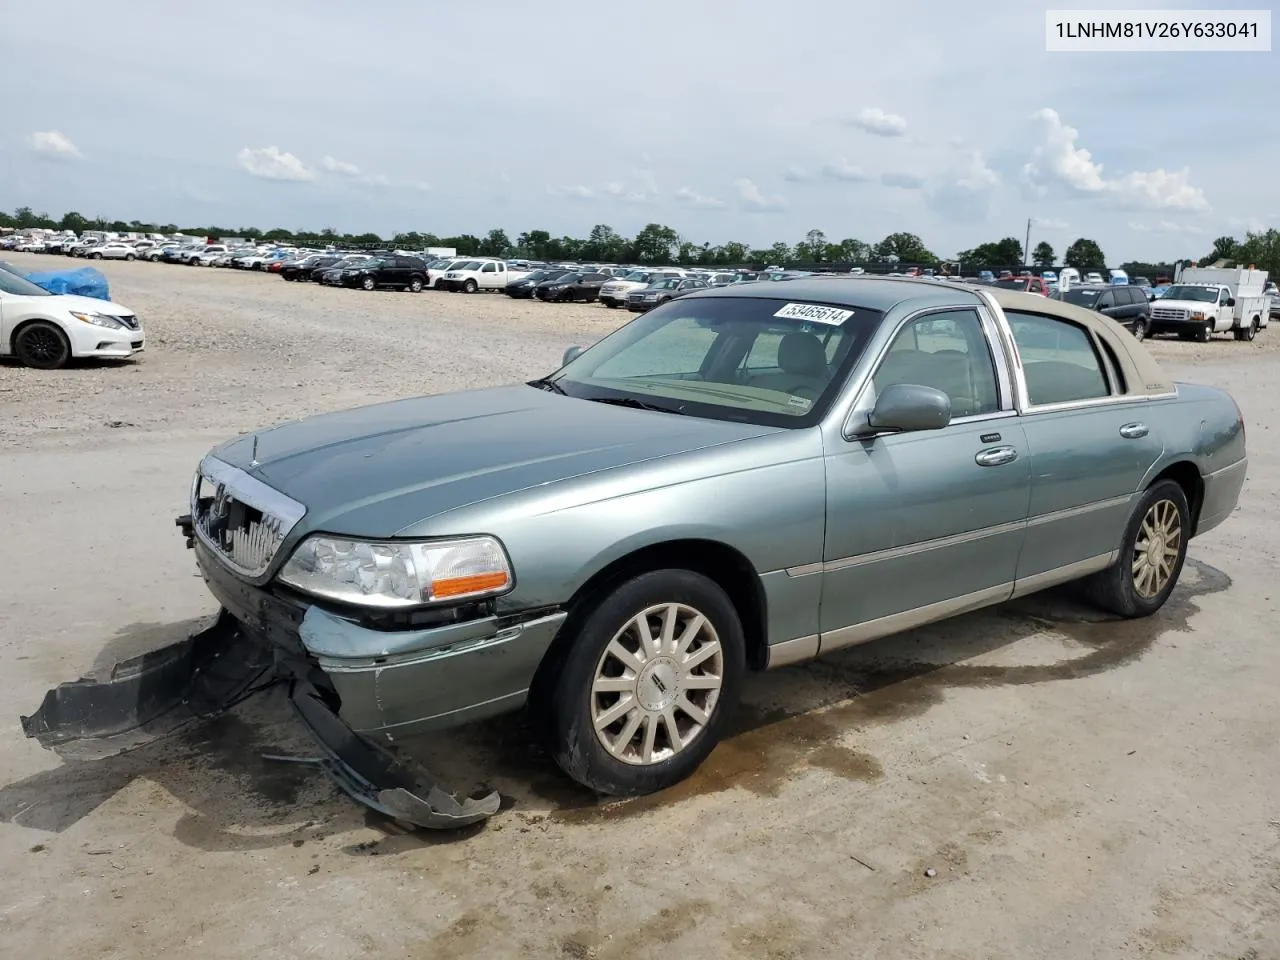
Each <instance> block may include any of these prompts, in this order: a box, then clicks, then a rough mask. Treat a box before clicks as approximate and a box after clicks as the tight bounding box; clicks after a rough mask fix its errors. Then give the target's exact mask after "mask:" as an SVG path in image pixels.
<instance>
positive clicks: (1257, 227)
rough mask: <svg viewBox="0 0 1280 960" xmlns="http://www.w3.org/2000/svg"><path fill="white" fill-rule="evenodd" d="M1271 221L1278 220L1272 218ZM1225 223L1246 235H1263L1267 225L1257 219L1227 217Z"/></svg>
mask: <svg viewBox="0 0 1280 960" xmlns="http://www.w3.org/2000/svg"><path fill="white" fill-rule="evenodd" d="M1272 219H1280V218H1276V217H1273V218H1272ZM1227 223H1228V224H1230V225H1231V226H1233V227H1235V228H1236V229H1239V230H1244V231H1246V232H1247V233H1265V232H1266V230H1267V225H1266V223H1265V222H1264V221H1262V220H1260V219H1258V218H1257V217H1252V216H1251V217H1228V218H1227Z"/></svg>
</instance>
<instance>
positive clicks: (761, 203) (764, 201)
mask: <svg viewBox="0 0 1280 960" xmlns="http://www.w3.org/2000/svg"><path fill="white" fill-rule="evenodd" d="M733 188H734V189H735V190H737V191H738V198H739V199H740V200H741V201H742V203H743V206H745V207H748V208H750V209H752V210H784V209H786V206H787V201H786V200H784V199H782V197H780V196H777V195H773V196H767V195H765V194H764V193H762V192H761V191H760V188H759V187H758V186H756V183H755V181H754V180H748V179H747V178H746V177H739V178H738V179H737V180H735V181H733Z"/></svg>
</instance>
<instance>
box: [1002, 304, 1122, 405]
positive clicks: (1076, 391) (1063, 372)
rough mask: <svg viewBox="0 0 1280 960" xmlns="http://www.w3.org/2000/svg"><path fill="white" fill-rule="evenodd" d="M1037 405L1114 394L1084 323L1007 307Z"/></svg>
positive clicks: (1025, 374)
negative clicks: (1075, 322)
mask: <svg viewBox="0 0 1280 960" xmlns="http://www.w3.org/2000/svg"><path fill="white" fill-rule="evenodd" d="M1005 316H1006V317H1008V319H1009V326H1010V328H1011V329H1012V331H1013V339H1014V342H1015V343H1016V344H1017V345H1018V353H1019V354H1020V355H1021V357H1022V370H1023V376H1024V377H1025V378H1026V381H1027V393H1028V394H1029V396H1030V400H1031V403H1032V404H1033V405H1036V406H1040V405H1042V404H1048V403H1071V402H1074V401H1079V400H1096V399H1099V398H1101V397H1107V396H1110V394H1111V391H1110V389H1109V388H1108V386H1107V378H1106V375H1105V374H1104V373H1103V370H1102V361H1101V359H1100V358H1099V357H1098V352H1097V350H1096V349H1095V348H1094V345H1093V338H1092V337H1091V336H1090V335H1089V331H1087V330H1085V328H1084V327H1080V326H1077V325H1076V324H1074V323H1070V322H1068V321H1066V320H1060V319H1058V318H1057V317H1046V316H1043V315H1041V314H1038V313H1023V312H1021V311H1018V310H1006V311H1005Z"/></svg>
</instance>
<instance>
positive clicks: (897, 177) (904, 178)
mask: <svg viewBox="0 0 1280 960" xmlns="http://www.w3.org/2000/svg"><path fill="white" fill-rule="evenodd" d="M880 182H881V183H882V184H884V185H885V186H886V187H898V188H900V189H902V190H919V189H920V188H921V187H923V186H924V177H917V176H916V175H915V174H914V173H882V174H880Z"/></svg>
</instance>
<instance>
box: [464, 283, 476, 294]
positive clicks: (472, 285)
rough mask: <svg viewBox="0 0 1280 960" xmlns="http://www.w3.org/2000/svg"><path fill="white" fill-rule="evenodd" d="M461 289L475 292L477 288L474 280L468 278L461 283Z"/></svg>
mask: <svg viewBox="0 0 1280 960" xmlns="http://www.w3.org/2000/svg"><path fill="white" fill-rule="evenodd" d="M462 289H463V290H464V291H465V292H467V293H475V292H476V290H477V289H479V288H478V286H477V284H476V282H475V281H474V280H468V281H467V282H466V283H464V284H463V285H462Z"/></svg>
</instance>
